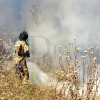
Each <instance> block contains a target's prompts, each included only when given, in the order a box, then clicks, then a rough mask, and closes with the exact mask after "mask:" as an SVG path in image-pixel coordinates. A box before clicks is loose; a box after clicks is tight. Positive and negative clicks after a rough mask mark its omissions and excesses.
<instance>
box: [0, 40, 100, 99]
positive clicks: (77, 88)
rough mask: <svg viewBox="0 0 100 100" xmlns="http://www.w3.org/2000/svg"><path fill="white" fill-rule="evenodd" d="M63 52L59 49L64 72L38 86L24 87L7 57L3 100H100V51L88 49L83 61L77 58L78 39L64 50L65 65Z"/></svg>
mask: <svg viewBox="0 0 100 100" xmlns="http://www.w3.org/2000/svg"><path fill="white" fill-rule="evenodd" d="M71 47H72V48H71ZM61 49H62V48H61V46H59V53H58V54H57V57H58V61H59V65H60V69H58V70H55V69H53V70H54V73H53V78H52V77H51V78H50V77H49V76H48V77H49V78H50V80H48V82H47V83H46V84H36V83H35V82H31V81H30V80H29V81H27V83H26V84H22V82H21V80H20V79H19V77H18V75H17V74H15V69H14V67H11V65H14V64H13V63H12V61H8V62H7V61H6V60H5V57H3V58H2V59H4V60H5V62H4V64H2V66H3V67H2V69H1V70H0V100H99V99H100V96H99V94H100V93H99V92H100V91H99V84H100V82H99V81H100V80H99V78H100V74H99V73H100V69H99V66H98V48H96V49H95V48H94V47H93V46H92V47H90V48H88V49H87V51H84V55H83V56H82V59H81V61H80V60H79V59H78V56H77V55H78V53H79V48H77V47H76V39H74V42H73V43H71V42H68V48H67V49H64V51H65V58H64V59H65V62H63V56H62V55H61ZM6 56H7V55H6ZM8 65H9V67H8ZM49 65H50V64H49ZM45 68H46V67H45ZM52 68H53V67H52ZM54 78H55V79H54Z"/></svg>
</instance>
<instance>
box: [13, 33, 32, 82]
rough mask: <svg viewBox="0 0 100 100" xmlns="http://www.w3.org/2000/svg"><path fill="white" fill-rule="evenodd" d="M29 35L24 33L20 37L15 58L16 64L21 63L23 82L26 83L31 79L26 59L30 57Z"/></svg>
mask: <svg viewBox="0 0 100 100" xmlns="http://www.w3.org/2000/svg"><path fill="white" fill-rule="evenodd" d="M27 40H28V33H27V32H26V31H22V32H21V33H20V35H19V40H18V41H17V42H16V43H15V58H14V63H15V64H17V63H19V62H20V63H19V64H20V65H21V67H22V69H23V79H22V82H25V81H26V80H28V79H29V71H28V68H27V63H26V58H28V57H30V53H29V45H28V42H27Z"/></svg>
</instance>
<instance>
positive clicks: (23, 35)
mask: <svg viewBox="0 0 100 100" xmlns="http://www.w3.org/2000/svg"><path fill="white" fill-rule="evenodd" d="M27 39H28V33H27V32H26V31H25V30H24V31H22V32H21V33H20V35H19V40H20V41H26V40H27Z"/></svg>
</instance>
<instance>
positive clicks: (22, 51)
mask: <svg viewBox="0 0 100 100" xmlns="http://www.w3.org/2000/svg"><path fill="white" fill-rule="evenodd" d="M14 48H15V58H14V62H15V63H18V62H19V61H20V60H21V59H22V58H23V57H26V58H28V57H30V53H29V45H28V43H27V42H25V45H24V47H23V48H22V41H17V42H16V43H15V46H14Z"/></svg>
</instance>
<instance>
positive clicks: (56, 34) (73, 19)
mask: <svg viewBox="0 0 100 100" xmlns="http://www.w3.org/2000/svg"><path fill="white" fill-rule="evenodd" d="M32 4H36V8H37V13H36V12H34V9H33V8H32ZM99 5H100V0H91V1H90V0H62V1H59V0H9V2H8V1H7V0H0V32H1V33H3V30H2V29H3V27H6V29H7V30H6V33H12V32H14V33H15V34H19V33H20V31H21V29H23V27H25V29H26V31H28V32H29V34H30V36H31V35H33V36H43V37H44V36H45V37H46V38H47V39H48V40H49V41H50V43H51V45H66V44H67V42H68V41H73V38H76V39H77V43H78V45H82V46H84V48H87V47H88V46H92V45H94V46H99V45H100V43H99V37H100V6H99ZM30 10H32V12H33V13H34V15H35V16H36V17H35V18H36V19H37V20H34V19H33V16H32V13H31V12H30ZM37 24H38V25H37ZM41 40H42V39H38V40H37V41H38V42H39V44H38V46H39V47H40V46H41ZM42 42H43V40H42ZM42 44H43V46H45V44H44V42H43V43H42ZM99 47H100V46H99Z"/></svg>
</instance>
